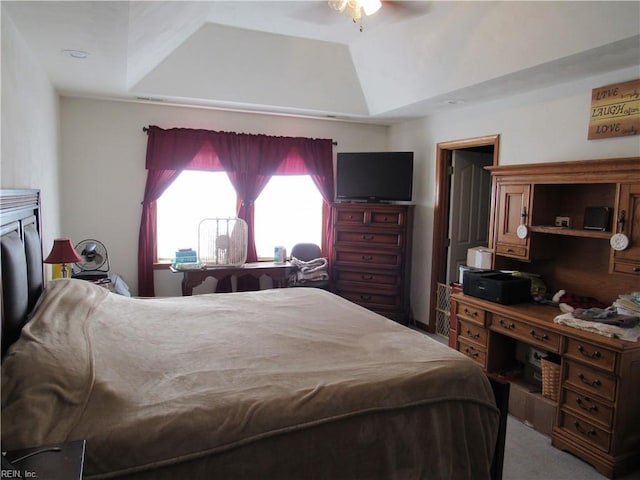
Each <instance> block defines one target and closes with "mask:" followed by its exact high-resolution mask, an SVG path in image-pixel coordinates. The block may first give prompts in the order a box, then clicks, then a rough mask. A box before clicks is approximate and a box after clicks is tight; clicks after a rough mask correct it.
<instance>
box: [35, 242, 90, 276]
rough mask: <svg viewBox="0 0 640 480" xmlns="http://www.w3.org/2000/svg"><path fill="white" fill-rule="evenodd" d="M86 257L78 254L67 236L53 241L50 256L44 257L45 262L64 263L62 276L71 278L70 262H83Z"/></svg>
mask: <svg viewBox="0 0 640 480" xmlns="http://www.w3.org/2000/svg"><path fill="white" fill-rule="evenodd" d="M82 261H84V259H83V258H82V257H81V256H80V255H78V252H76V251H75V250H74V248H73V245H72V244H71V240H69V239H67V238H58V239H56V240H54V241H53V248H52V249H51V253H49V256H48V257H47V258H45V259H44V263H60V264H62V278H69V270H68V269H67V264H68V263H76V262H82Z"/></svg>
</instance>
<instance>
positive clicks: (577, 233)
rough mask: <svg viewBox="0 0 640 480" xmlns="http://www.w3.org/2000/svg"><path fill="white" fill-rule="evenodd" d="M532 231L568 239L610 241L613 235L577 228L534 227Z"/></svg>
mask: <svg viewBox="0 0 640 480" xmlns="http://www.w3.org/2000/svg"><path fill="white" fill-rule="evenodd" d="M531 231H532V232H535V233H546V234H549V235H564V236H566V237H582V238H600V239H603V240H609V239H610V238H611V235H613V233H611V232H601V231H598V230H582V229H577V228H564V227H553V226H549V225H533V226H532V227H531Z"/></svg>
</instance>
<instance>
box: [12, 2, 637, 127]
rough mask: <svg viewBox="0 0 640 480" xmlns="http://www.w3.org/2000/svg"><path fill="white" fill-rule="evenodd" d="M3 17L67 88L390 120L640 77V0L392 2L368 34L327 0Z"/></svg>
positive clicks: (78, 8)
mask: <svg viewBox="0 0 640 480" xmlns="http://www.w3.org/2000/svg"><path fill="white" fill-rule="evenodd" d="M2 13H3V16H4V15H8V18H9V19H10V21H11V22H13V24H14V25H15V26H16V28H17V30H18V31H19V32H20V34H21V36H22V37H23V38H24V40H25V42H26V43H27V45H28V46H29V47H30V49H31V50H33V53H34V54H35V55H36V57H37V58H38V60H39V62H40V63H41V64H42V66H43V68H44V69H45V71H46V72H47V74H48V75H49V77H50V79H51V81H52V83H53V85H54V86H55V87H56V88H57V89H58V91H59V92H60V93H61V94H63V95H77V96H88V97H99V98H113V99H127V100H134V101H135V100H143V101H144V100H145V99H150V100H151V101H158V102H166V103H178V104H186V105H204V106H212V107H220V108H230V109H240V110H248V111H269V112H276V113H291V114H301V115H311V116H319V117H326V116H329V117H338V118H347V119H356V120H361V121H369V122H376V123H391V122H393V121H396V120H398V119H403V118H409V117H415V116H424V115H428V114H429V113H432V112H436V111H441V110H443V109H451V108H456V107H458V106H459V105H461V104H465V105H466V104H472V103H474V102H478V101H483V100H487V99H493V98H498V97H501V96H505V95H509V94H514V93H520V92H525V91H529V90H532V89H536V88H541V87H545V86H549V85H553V84H558V83H564V82H571V81H575V80H577V79H580V78H584V77H587V76H592V75H596V74H600V73H604V72H609V71H614V70H619V69H623V68H628V67H634V66H635V67H638V71H639V75H640V2H636V1H623V2H609V1H604V2H597V1H587V2H570V1H556V2H538V1H533V2H525V1H522V2H484V1H472V2H460V1H453V2H449V1H429V2H417V1H414V2H384V3H383V6H382V8H381V9H380V11H379V12H378V13H376V14H375V15H373V16H370V17H364V19H363V20H362V32H361V31H360V29H359V25H358V24H354V23H353V22H352V20H351V19H350V18H348V17H347V16H345V15H341V14H339V13H338V12H336V11H334V10H331V9H330V8H329V6H328V5H327V2H326V1H284V2H271V1H257V2H249V1H232V2H223V1H209V2H204V1H196V2H183V1H176V2H163V1H134V2H120V1H102V2H67V1H61V2H56V1H45V2H32V1H6V0H3V1H2ZM3 21H4V20H3ZM64 50H78V51H84V52H87V53H88V56H87V57H86V58H85V59H78V58H74V57H73V56H69V55H68V52H67V54H65V53H64ZM630 80H631V79H630ZM594 87H596V85H594Z"/></svg>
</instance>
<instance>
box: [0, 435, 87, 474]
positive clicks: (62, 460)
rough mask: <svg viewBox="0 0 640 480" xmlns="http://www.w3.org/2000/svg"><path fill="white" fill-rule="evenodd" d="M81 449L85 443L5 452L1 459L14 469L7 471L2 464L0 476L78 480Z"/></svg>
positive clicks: (81, 461) (82, 451) (82, 441)
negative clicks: (4, 458) (5, 460)
mask: <svg viewBox="0 0 640 480" xmlns="http://www.w3.org/2000/svg"><path fill="white" fill-rule="evenodd" d="M84 447H85V440H77V441H73V442H66V443H60V444H56V445H44V446H42V447H36V448H26V449H23V450H14V451H11V452H7V453H6V455H5V457H6V459H7V460H9V462H11V463H12V464H13V467H14V468H15V470H10V469H7V468H6V467H5V463H4V461H3V465H2V477H3V478H5V477H7V478H9V477H11V476H12V477H13V478H39V479H47V480H81V479H82V469H83V465H84ZM7 471H8V472H12V473H11V474H7V473H5V472H7ZM14 472H15V473H14Z"/></svg>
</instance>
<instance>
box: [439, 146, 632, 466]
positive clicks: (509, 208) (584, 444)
mask: <svg viewBox="0 0 640 480" xmlns="http://www.w3.org/2000/svg"><path fill="white" fill-rule="evenodd" d="M488 169H489V170H490V171H491V174H492V208H491V229H490V234H489V247H490V248H493V249H494V251H495V255H494V269H506V270H519V271H524V272H530V273H534V274H538V275H541V276H542V278H543V279H544V281H545V283H546V284H547V286H548V289H549V291H550V292H552V293H553V292H555V291H557V290H560V289H564V290H566V291H567V292H569V293H573V294H576V295H581V296H590V297H595V298H597V299H598V300H600V301H602V302H604V303H606V304H610V303H612V302H613V301H614V300H615V299H616V298H617V297H618V295H619V294H622V293H629V292H632V291H638V290H640V158H623V159H605V160H587V161H575V162H560V163H551V164H534V165H512V166H494V167H488ZM587 207H608V208H609V209H610V211H611V220H610V222H609V225H608V226H606V227H605V229H604V231H601V230H589V229H584V228H583V222H584V217H585V210H586V209H587ZM556 217H565V218H569V225H568V226H566V227H562V228H557V227H556V225H555V218H556ZM521 225H524V226H525V227H526V229H523V228H520V231H519V232H518V227H520V226H521ZM523 232H524V233H525V234H524V235H523ZM518 233H519V234H518ZM615 233H624V234H625V235H626V237H627V238H628V239H629V246H628V247H627V248H626V249H624V250H614V249H613V248H612V247H611V245H610V239H611V237H612V236H613V235H614V234H615ZM558 314H560V311H559V309H558V308H556V307H552V306H547V305H539V304H533V303H531V304H518V305H511V306H507V305H500V304H497V303H492V302H489V301H485V300H481V299H478V298H475V297H471V296H468V295H464V294H462V293H459V292H458V293H454V294H453V295H452V318H453V319H454V320H455V322H457V323H456V324H455V325H452V327H453V332H454V333H453V335H454V338H451V339H450V344H451V345H452V346H453V345H455V347H456V348H457V349H458V350H459V351H461V352H463V353H465V354H466V355H468V356H469V357H470V358H472V359H473V360H474V361H476V362H477V363H479V364H480V365H481V366H482V367H483V368H484V369H485V370H486V371H487V372H488V373H498V372H501V371H505V370H508V369H509V368H510V366H511V365H513V364H515V355H516V353H515V350H516V345H517V343H518V342H523V343H525V344H527V345H529V346H532V347H535V348H536V349H539V350H542V351H544V352H549V353H551V354H555V355H557V357H558V358H560V362H561V367H560V371H561V374H560V380H559V382H560V384H559V386H558V388H559V392H560V393H559V398H558V401H557V402H556V403H555V416H554V421H553V428H552V431H551V439H552V444H553V445H554V446H556V447H558V448H560V449H563V450H567V451H569V452H571V453H573V454H574V455H576V456H578V457H580V458H582V459H583V460H585V461H587V462H589V463H591V464H592V465H593V466H594V467H595V468H596V469H597V470H599V471H600V472H601V473H602V474H604V475H606V476H607V477H609V478H613V477H615V476H618V475H620V474H623V473H625V472H629V471H633V470H634V469H635V468H638V467H640V412H639V411H638V407H639V406H640V342H629V341H624V340H619V339H614V338H609V337H605V336H602V335H599V334H595V333H590V332H586V331H584V330H580V329H577V328H573V327H568V326H563V325H558V324H555V323H554V321H553V320H554V318H555V317H556V316H557V315H558Z"/></svg>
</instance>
